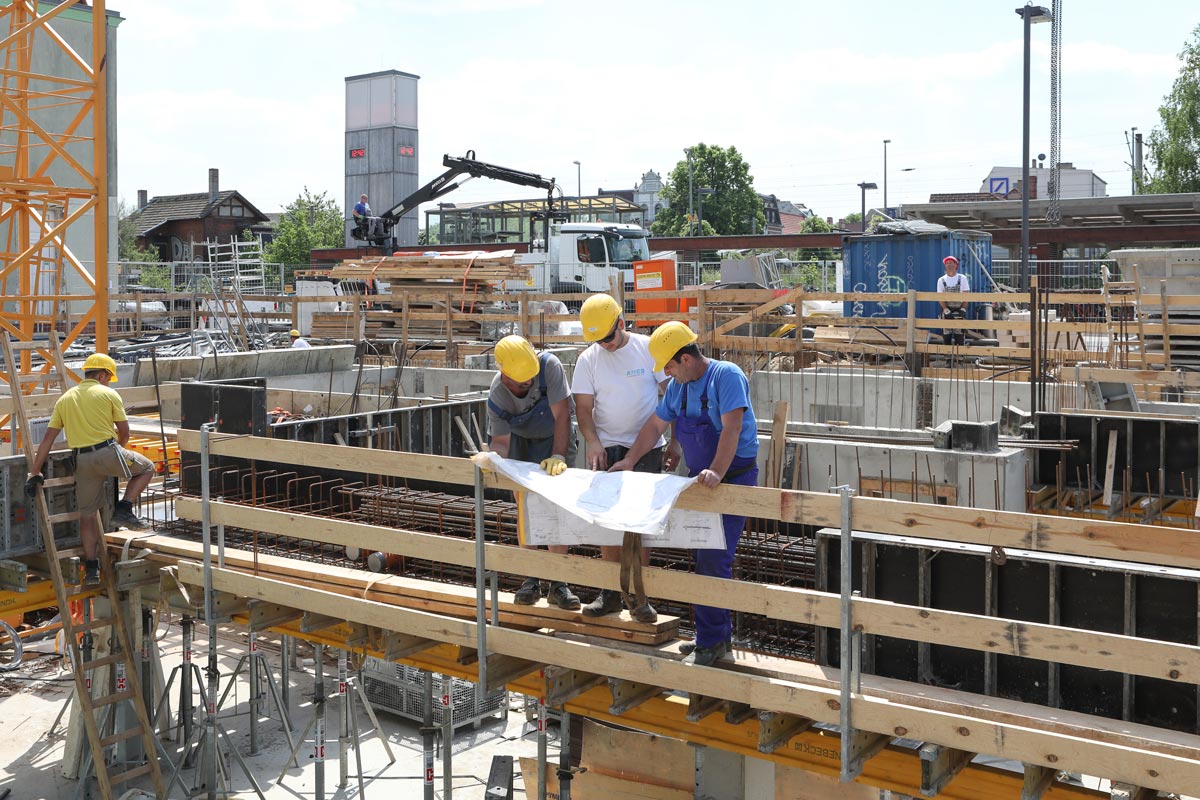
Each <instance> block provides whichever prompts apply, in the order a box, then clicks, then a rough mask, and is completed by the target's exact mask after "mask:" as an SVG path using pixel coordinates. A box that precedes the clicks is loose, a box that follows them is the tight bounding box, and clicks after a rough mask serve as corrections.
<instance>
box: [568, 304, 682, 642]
mask: <svg viewBox="0 0 1200 800" xmlns="http://www.w3.org/2000/svg"><path fill="white" fill-rule="evenodd" d="M579 318H580V321H581V322H582V323H583V338H584V341H588V342H591V343H592V344H591V346H590V347H588V348H587V349H586V350H584V351H583V352H582V353H581V354H580V355H579V358H578V359H577V360H576V362H575V375H574V378H573V380H572V383H571V393H572V395H573V396H574V397H575V420H576V422H577V423H578V424H579V432H580V434H582V436H583V440H584V442H585V443H586V445H587V461H586V463H587V466H588V468H589V469H595V470H607V469H608V468H609V467H610V466H612V465H613V464H615V463H617V462H618V461H620V460H621V459H623V458H625V455H626V454H627V453H628V452H629V447H630V445H632V444H633V442H634V440H635V439H637V435H638V432H639V431H641V429H642V426H643V425H645V423H646V420H647V419H649V418H650V417H651V415H653V414H654V409H655V407H656V406H657V405H658V396H659V390H660V388H661V387H663V386H666V375H665V374H664V373H662V372H655V371H654V357H653V356H651V355H650V348H649V341H650V338H649V337H647V336H643V335H642V334H640V333H630V332H629V331H627V330H625V320H624V318H623V315H622V310H621V306H620V304H619V303H618V302H617V301H616V300H614V299H613V298H612V297H611V296H609V295H607V294H594V295H592V296H591V297H589V298H588V299H587V300H585V301H584V303H583V306H582V307H581V308H580V309H579ZM665 444H666V440H665V439H663V438H661V437H660V438H659V440H658V442H657V444H655V446H654V449H653V450H651V451H650V452H649V453H647V454H646V455H645V456H643V457H642V459H641V460H640V461H638V463H637V465H636V466H635V467H634V470H635V471H637V472H651V473H661V472H662V466H663V446H664V445H665ZM649 556H650V551H649V549H648V548H643V549H642V562H643V564H645V563H647V562H648V561H649ZM601 557H602V558H603V559H604V560H605V561H613V562H616V561H619V560H620V558H621V548H620V547H615V546H614V547H602V548H601ZM623 605H624V603H623V602H622V600H621V594H620V593H619V592H615V591H612V590H609V589H602V590H601V591H600V594H598V595H597V596H596V599H594V600H593V601H592V602H591V603H588V604H587V605H585V606H584V607H583V614H584V616H588V617H601V616H604V615H605V614H611V613H613V612H614V611H620V610H621V608H622V607H623ZM629 610H630V612H631V613H632V614H633V618H634V619H636V620H637V621H638V622H644V623H649V622H654V621H655V620H657V619H658V613H657V612H656V611H655V610H654V607H653V606H651V605H650V604H649V603H644V604H642V605H640V606H638V607H637V608H631V609H629Z"/></svg>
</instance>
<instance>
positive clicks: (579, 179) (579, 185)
mask: <svg viewBox="0 0 1200 800" xmlns="http://www.w3.org/2000/svg"><path fill="white" fill-rule="evenodd" d="M571 163H572V164H574V165H575V196H576V197H578V198H579V199H580V200H582V199H583V167H581V166H579V162H578V161H572V162H571Z"/></svg>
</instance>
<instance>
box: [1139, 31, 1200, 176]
mask: <svg viewBox="0 0 1200 800" xmlns="http://www.w3.org/2000/svg"><path fill="white" fill-rule="evenodd" d="M1179 58H1180V60H1181V61H1182V62H1183V66H1182V67H1180V69H1179V76H1178V77H1176V78H1175V83H1174V85H1173V86H1172V87H1171V91H1170V92H1169V93H1167V95H1166V97H1164V98H1163V103H1162V105H1160V106H1159V107H1158V116H1159V119H1160V120H1161V121H1162V122H1161V124H1160V125H1156V126H1155V127H1154V130H1153V131H1151V132H1150V158H1149V161H1150V164H1151V172H1150V179H1149V181H1148V182H1146V184H1145V186H1144V189H1143V190H1144V191H1145V192H1148V193H1150V194H1165V193H1170V192H1200V25H1197V26H1196V29H1195V30H1193V31H1192V40H1191V41H1190V42H1188V43H1186V44H1184V46H1183V50H1182V51H1181V52H1180V53H1179Z"/></svg>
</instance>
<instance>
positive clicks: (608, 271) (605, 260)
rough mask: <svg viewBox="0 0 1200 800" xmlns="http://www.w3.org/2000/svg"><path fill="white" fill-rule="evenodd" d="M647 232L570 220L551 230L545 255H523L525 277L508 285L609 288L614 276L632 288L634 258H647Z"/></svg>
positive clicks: (582, 290) (564, 289)
mask: <svg viewBox="0 0 1200 800" xmlns="http://www.w3.org/2000/svg"><path fill="white" fill-rule="evenodd" d="M649 236H650V233H649V231H647V230H646V229H645V228H642V227H639V226H637V225H631V224H629V223H616V222H568V223H563V224H561V225H558V226H556V227H554V228H551V231H550V242H549V247H548V248H547V251H546V252H544V253H530V254H528V255H527V256H525V258H524V263H526V264H528V266H529V281H528V282H527V283H526V284H525V285H523V286H521V285H518V283H519V282H514V283H511V285H509V286H508V287H507V288H509V289H522V288H523V289H533V290H535V291H539V292H579V293H591V292H607V291H608V290H609V289H610V288H611V287H612V283H611V278H612V276H613V275H619V276H620V280H621V282H622V284H624V286H625V287H627V288H632V287H633V262H635V261H645V260H647V259H648V258H650V246H649V243H648V241H647V238H648V237H649Z"/></svg>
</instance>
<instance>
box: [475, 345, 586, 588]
mask: <svg viewBox="0 0 1200 800" xmlns="http://www.w3.org/2000/svg"><path fill="white" fill-rule="evenodd" d="M495 356H496V366H497V367H499V370H500V371H499V372H498V373H496V376H495V377H494V378H492V386H491V389H490V390H489V391H488V399H487V407H488V427H489V430H490V431H491V449H492V452H494V453H496V454H497V455H499V456H500V457H501V458H512V459H515V460H517V461H529V462H531V463H534V464H539V465H540V466H541V468H542V469H543V470H544V471H545V472H546V473H547V474H549V475H561V474H562V473H563V472H564V471H566V469H567V464H569V463H572V462H574V460H575V452H576V446H575V431H574V430H573V426H572V424H571V415H572V413H573V412H574V410H575V404H574V402H573V401H572V400H571V392H570V390H569V389H568V388H567V374H566V371H565V370H564V369H563V365H562V362H561V361H559V360H558V358H557V356H555V355H554V354H553V353H542V354H541V355H540V356H539V355H538V354H537V353H536V352H534V349H533V345H531V344H530V343H529V342H528V341H527V340H526V339H524V338H523V337H521V336H505V337H504V338H503V339H501V340H500V341H498V342H496V350H495ZM526 547H529V548H530V549H537V548H536V547H533V546H530V545H526ZM549 550H550V552H552V553H562V554H565V553H566V552H567V547H566V545H551V546H550V547H549ZM540 596H541V581H539V580H538V579H537V578H534V577H528V578H526V579H525V580H524V582H522V584H521V587H520V588H519V589H517V592H516V594H515V595H513V602H515V603H517V604H518V605H523V606H529V605H533V604H534V603H536V602H537V601H538V597H540ZM546 598H547V600H549V601H550V602H551V603H553V604H554V605H556V606H558V607H559V608H562V609H566V610H568V611H574V610H575V609H577V608H579V598H578V597H576V596H575V593H574V592H572V591H571V587H570V586H568V585H567V584H566V583H564V582H562V581H552V582H551V583H550V591H549V592H548V594H547V595H546Z"/></svg>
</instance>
